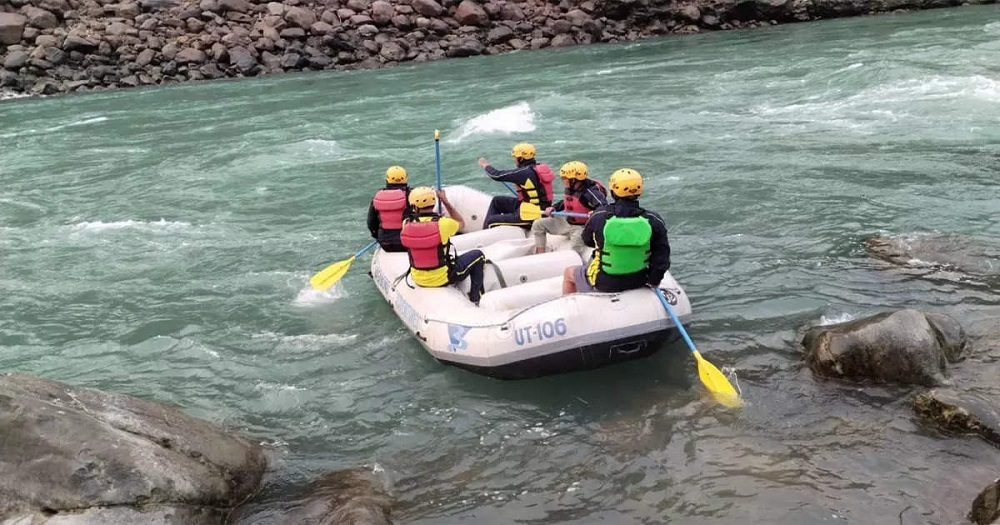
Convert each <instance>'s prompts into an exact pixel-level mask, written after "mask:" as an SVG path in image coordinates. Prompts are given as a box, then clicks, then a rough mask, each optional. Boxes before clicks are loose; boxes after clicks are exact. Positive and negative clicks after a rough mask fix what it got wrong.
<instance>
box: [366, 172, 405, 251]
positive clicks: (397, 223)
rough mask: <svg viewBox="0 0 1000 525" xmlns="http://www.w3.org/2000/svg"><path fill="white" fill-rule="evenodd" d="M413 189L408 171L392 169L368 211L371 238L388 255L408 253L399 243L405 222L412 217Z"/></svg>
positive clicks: (387, 173) (386, 173) (386, 174)
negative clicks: (411, 194)
mask: <svg viewBox="0 0 1000 525" xmlns="http://www.w3.org/2000/svg"><path fill="white" fill-rule="evenodd" d="M409 196H410V187H409V186H408V185H407V184H406V170H405V169H403V167H402V166H390V167H389V169H387V170H385V188H382V189H381V190H378V191H377V192H376V193H375V197H374V198H373V199H372V203H371V206H369V207H368V230H369V231H370V232H371V234H372V238H373V239H375V240H377V241H378V244H379V246H381V247H382V249H383V250H385V251H387V252H405V251H406V248H405V247H404V246H403V244H402V243H401V242H400V240H399V232H400V231H402V229H403V219H405V218H407V217H410V216H412V211H411V209H410V207H409V205H408V204H407V201H406V199H407V198H408V197H409Z"/></svg>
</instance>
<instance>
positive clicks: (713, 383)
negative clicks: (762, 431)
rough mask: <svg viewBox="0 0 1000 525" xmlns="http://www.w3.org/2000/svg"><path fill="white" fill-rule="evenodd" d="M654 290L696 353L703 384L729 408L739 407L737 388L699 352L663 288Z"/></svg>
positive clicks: (699, 375) (716, 398)
mask: <svg viewBox="0 0 1000 525" xmlns="http://www.w3.org/2000/svg"><path fill="white" fill-rule="evenodd" d="M654 290H655V291H656V296H657V297H659V298H660V304H662V305H663V307H664V308H666V310H667V313H668V314H670V318H671V319H673V320H674V325H676V326H677V330H678V331H680V333H681V335H682V336H683V337H684V342H685V343H687V345H688V348H690V349H691V353H692V354H694V359H695V361H697V362H698V377H700V378H701V382H702V384H704V385H705V388H707V389H708V391H709V392H710V393H711V394H712V397H714V398H715V400H716V401H718V402H719V403H722V404H723V405H725V406H727V407H729V408H738V407H739V406H740V405H742V404H743V400H742V399H740V395H739V394H737V393H736V389H735V388H733V385H732V384H730V383H729V380H728V379H726V376H724V375H722V372H720V371H719V369H718V368H716V367H715V365H713V364H712V363H709V362H708V361H706V360H705V358H704V357H702V356H701V354H700V353H698V349H697V348H695V347H694V343H693V342H691V338H690V337H688V334H687V331H686V330H684V325H682V324H681V320H680V319H678V318H677V314H675V313H674V309H673V308H671V307H670V303H668V302H667V298H666V297H664V296H663V290H660V289H659V288H654Z"/></svg>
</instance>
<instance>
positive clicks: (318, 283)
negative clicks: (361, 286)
mask: <svg viewBox="0 0 1000 525" xmlns="http://www.w3.org/2000/svg"><path fill="white" fill-rule="evenodd" d="M376 243H378V241H372V242H370V243H368V245H367V246H365V247H364V248H361V249H360V250H358V253H355V254H354V255H352V256H351V258H350V259H344V260H343V261H337V262H335V263H333V264H331V265H330V266H327V267H326V268H324V269H323V270H322V271H320V272H319V273H317V274H316V275H314V276H312V279H309V284H311V285H312V287H313V288H314V289H316V290H319V291H321V292H324V291H326V290H328V289H330V287H331V286H333V285H335V284H337V281H339V280H340V279H341V278H342V277H343V276H344V274H345V273H347V269H348V268H350V267H351V263H352V262H354V259H357V258H358V257H360V256H361V254H363V253H365V252H367V251H368V250H371V249H372V248H374V247H375V244H376Z"/></svg>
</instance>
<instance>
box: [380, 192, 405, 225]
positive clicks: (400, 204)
mask: <svg viewBox="0 0 1000 525" xmlns="http://www.w3.org/2000/svg"><path fill="white" fill-rule="evenodd" d="M373 202H374V205H375V209H376V210H378V220H379V223H381V224H382V229H383V230H398V229H400V228H402V227H403V212H404V211H405V210H406V192H405V191H403V190H401V189H391V190H390V189H382V190H378V192H376V193H375V199H374V201H373Z"/></svg>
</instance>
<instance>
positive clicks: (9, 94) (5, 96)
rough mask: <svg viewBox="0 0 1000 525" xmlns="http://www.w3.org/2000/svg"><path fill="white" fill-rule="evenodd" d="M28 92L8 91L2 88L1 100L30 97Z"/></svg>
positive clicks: (0, 91) (0, 92)
mask: <svg viewBox="0 0 1000 525" xmlns="http://www.w3.org/2000/svg"><path fill="white" fill-rule="evenodd" d="M28 96H30V95H28V94H27V93H17V92H15V91H8V90H5V89H0V100H9V99H12V98H25V97H28Z"/></svg>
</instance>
